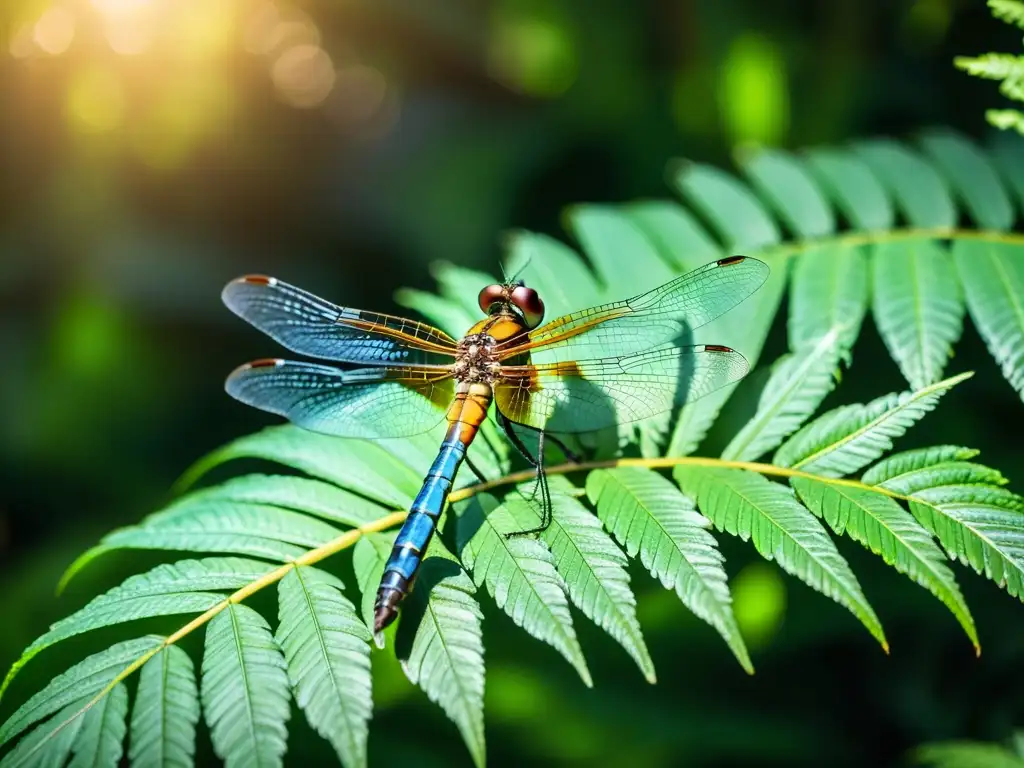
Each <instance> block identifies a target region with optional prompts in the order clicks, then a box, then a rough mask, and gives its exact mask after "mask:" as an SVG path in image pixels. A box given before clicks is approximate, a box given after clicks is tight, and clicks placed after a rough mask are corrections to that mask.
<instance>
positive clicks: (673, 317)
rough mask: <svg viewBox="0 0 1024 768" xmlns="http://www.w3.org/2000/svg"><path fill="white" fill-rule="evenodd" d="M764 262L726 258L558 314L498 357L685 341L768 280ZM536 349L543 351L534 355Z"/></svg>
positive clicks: (589, 353)
mask: <svg viewBox="0 0 1024 768" xmlns="http://www.w3.org/2000/svg"><path fill="white" fill-rule="evenodd" d="M768 272H769V269H768V265H767V264H765V263H764V262H762V261H758V260H757V259H751V258H749V257H746V256H731V257H729V258H725V259H719V260H718V261H713V262H711V263H710V264H705V265H704V266H703V267H699V268H698V269H695V270H693V271H692V272H688V273H686V274H685V275H682V276H681V277H678V278H676V279H675V280H672V281H670V282H668V283H665V285H663V286H661V287H660V288H655V289H654V290H653V291H649V292H647V293H644V294H641V295H640V296H636V297H634V298H632V299H627V300H626V301H617V302H615V303H613V304H603V305H601V306H598V307H591V308H589V309H584V310H581V311H579V312H574V313H572V314H570V315H564V316H562V317H559V318H557V319H555V320H552V321H551V322H550V323H547V324H545V325H542V326H541V327H540V328H537V329H536V330H533V331H530V332H529V333H526V334H523V335H519V336H516V337H514V338H512V339H509V340H508V341H506V342H504V343H502V344H500V345H499V346H498V353H499V357H500V358H501V359H503V360H507V359H510V358H514V357H516V356H517V355H521V354H524V353H527V352H529V353H530V354H531V357H532V359H533V360H534V361H535V362H545V363H546V362H556V361H570V360H573V359H576V358H592V357H597V356H599V355H629V354H633V353H635V352H637V351H638V350H649V349H653V348H654V347H657V346H660V345H663V344H666V343H669V342H674V343H677V344H678V343H680V341H683V342H685V340H686V339H685V337H684V334H685V333H687V332H688V331H692V330H693V329H695V328H700V327H701V326H702V325H707V324H708V323H710V322H711V321H712V320H714V319H715V318H716V317H719V316H720V315H723V314H724V313H726V312H728V311H729V310H730V309H732V308H733V307H735V306H736V305H737V304H739V303H740V302H741V301H743V300H744V299H746V298H747V297H748V296H750V295H751V294H752V293H754V291H756V290H757V289H758V288H760V287H761V285H763V284H764V281H765V280H767V279H768ZM540 352H542V353H543V354H537V353H540Z"/></svg>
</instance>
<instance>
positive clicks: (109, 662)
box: [0, 635, 164, 746]
mask: <svg viewBox="0 0 1024 768" xmlns="http://www.w3.org/2000/svg"><path fill="white" fill-rule="evenodd" d="M163 640H164V639H163V638H162V637H158V636H156V635H148V636H146V637H139V638H135V639H134V640H125V641H124V642H120V643H117V644H115V645H112V646H111V647H110V648H107V649H106V650H105V651H100V652H99V653H94V654H93V655H92V656H89V657H88V658H86V659H84V660H83V661H80V662H79V663H78V664H76V665H75V666H73V667H71V668H70V669H69V670H67V671H66V672H64V673H63V674H60V675H58V676H57V677H55V678H53V680H51V681H50V683H49V684H48V685H47V686H46V687H45V688H43V690H41V691H39V692H38V693H37V694H36V695H35V696H33V697H32V698H30V699H29V700H28V701H26V702H25V703H24V704H22V705H21V707H19V708H18V710H17V711H16V712H15V713H14V714H13V715H11V716H10V717H9V718H8V719H7V722H5V723H4V724H3V726H0V746H2V745H3V744H6V743H7V742H8V741H10V740H11V739H12V738H14V737H15V736H17V735H18V734H19V733H21V732H22V731H24V730H25V729H26V728H28V727H29V726H30V725H32V724H33V723H36V722H39V721H40V720H42V719H43V718H44V717H48V716H50V715H52V714H53V713H54V712H57V711H59V710H61V709H63V708H64V707H66V706H68V704H70V703H71V702H75V701H80V700H83V699H84V700H85V702H88V701H89V700H91V699H92V698H93V697H94V696H95V695H96V694H98V693H99V692H100V691H102V690H103V689H104V688H106V687H107V686H108V685H110V683H111V682H113V680H114V679H115V678H116V677H117V676H118V675H119V674H121V673H122V672H123V671H124V670H125V668H126V667H127V666H128V665H129V664H131V663H132V662H135V661H137V660H138V659H139V658H140V657H141V656H143V655H145V654H146V653H148V652H152V651H155V650H156V649H157V648H159V647H160V646H161V645H162V644H163Z"/></svg>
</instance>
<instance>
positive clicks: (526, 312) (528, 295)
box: [479, 280, 544, 330]
mask: <svg viewBox="0 0 1024 768" xmlns="http://www.w3.org/2000/svg"><path fill="white" fill-rule="evenodd" d="M479 302H480V309H482V310H483V311H484V312H486V313H487V314H488V315H494V314H500V313H505V314H515V315H518V316H519V317H520V318H521V319H522V320H523V323H524V324H525V325H526V327H527V328H529V329H531V330H532V329H534V328H536V327H537V326H538V325H540V323H541V320H543V319H544V302H543V301H541V300H540V296H539V295H538V294H537V292H536V291H535V290H533V288H528V287H527V286H526V284H525V283H524V282H523V281H522V280H516V281H515V282H509V283H505V284H501V285H499V284H497V283H495V284H494V285H488V286H487V287H486V288H484V289H483V290H482V291H480V297H479Z"/></svg>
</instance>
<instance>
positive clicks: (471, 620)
mask: <svg viewBox="0 0 1024 768" xmlns="http://www.w3.org/2000/svg"><path fill="white" fill-rule="evenodd" d="M380 570H383V563H381V565H380ZM372 588H373V589H374V590H376V584H373V587H372ZM474 592H475V589H474V587H473V582H472V580H470V578H469V576H467V575H466V572H465V571H463V570H462V568H461V566H460V565H459V563H458V561H457V560H456V559H455V558H454V557H453V556H452V555H451V554H450V553H449V552H448V551H447V550H446V549H444V547H443V546H442V545H441V543H440V542H439V541H437V540H436V539H435V540H434V541H432V542H431V544H430V549H429V552H428V556H427V558H426V559H425V560H424V561H423V566H422V569H421V571H420V575H419V577H418V579H417V589H414V590H413V592H412V594H411V595H410V596H409V598H408V599H407V600H406V606H405V608H404V609H403V610H404V613H405V615H404V616H403V618H402V619H401V620H400V624H399V628H398V632H399V635H398V638H397V639H396V645H397V646H399V647H396V652H397V653H398V655H399V658H400V659H401V661H402V669H404V670H405V674H406V676H407V677H408V678H409V680H411V681H412V682H413V683H414V684H416V685H418V686H420V688H422V689H423V691H424V693H426V694H427V696H428V697H429V698H430V700H431V701H433V702H435V703H437V704H438V705H440V707H441V708H442V709H443V710H444V711H445V714H447V715H448V717H449V718H450V719H451V720H452V722H454V723H455V725H456V726H458V729H459V732H460V733H462V738H463V740H464V741H465V742H466V746H467V747H468V748H469V753H470V755H472V757H473V762H474V763H476V765H477V766H478V768H483V764H484V761H485V754H486V748H485V745H484V714H483V710H484V646H483V632H482V630H481V627H480V622H481V620H482V618H483V614H482V613H481V611H480V606H479V604H478V603H477V601H476V599H475V598H474V597H473V593H474ZM408 630H412V631H413V632H414V633H415V634H414V635H413V637H412V639H411V642H410V641H409V640H408V635H409V631H408ZM403 634H404V636H405V637H403Z"/></svg>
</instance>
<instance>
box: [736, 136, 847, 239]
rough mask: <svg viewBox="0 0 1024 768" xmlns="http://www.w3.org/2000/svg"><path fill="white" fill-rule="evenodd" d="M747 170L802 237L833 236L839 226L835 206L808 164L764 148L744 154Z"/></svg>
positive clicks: (793, 231) (755, 184) (756, 186)
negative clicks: (822, 189)
mask: <svg viewBox="0 0 1024 768" xmlns="http://www.w3.org/2000/svg"><path fill="white" fill-rule="evenodd" d="M741 163H742V166H743V170H744V171H745V172H746V174H747V176H748V177H749V178H750V180H751V181H752V182H753V184H754V187H755V189H757V190H758V191H759V192H760V193H761V194H762V195H763V196H764V197H766V198H767V199H768V201H769V202H770V203H771V205H772V208H774V209H775V210H776V211H777V212H778V213H779V215H780V216H781V217H782V219H783V221H785V223H786V226H787V228H788V229H789V231H790V232H792V233H793V234H794V235H795V236H797V237H798V238H804V239H807V240H810V239H812V238H817V237H823V236H825V235H830V234H832V232H834V231H835V228H836V217H835V213H834V212H833V210H832V206H830V205H829V204H828V201H827V200H826V199H825V196H824V195H823V194H822V193H821V190H820V189H818V185H817V183H816V182H815V180H814V178H813V177H812V176H811V173H810V172H809V171H808V169H807V168H806V167H804V165H803V164H802V163H800V162H799V161H797V159H796V158H794V157H793V156H792V155H790V154H789V153H788V152H784V151H782V150H778V149H761V150H759V151H757V152H754V153H752V154H749V155H747V156H746V157H745V158H743V157H742V156H741Z"/></svg>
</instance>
